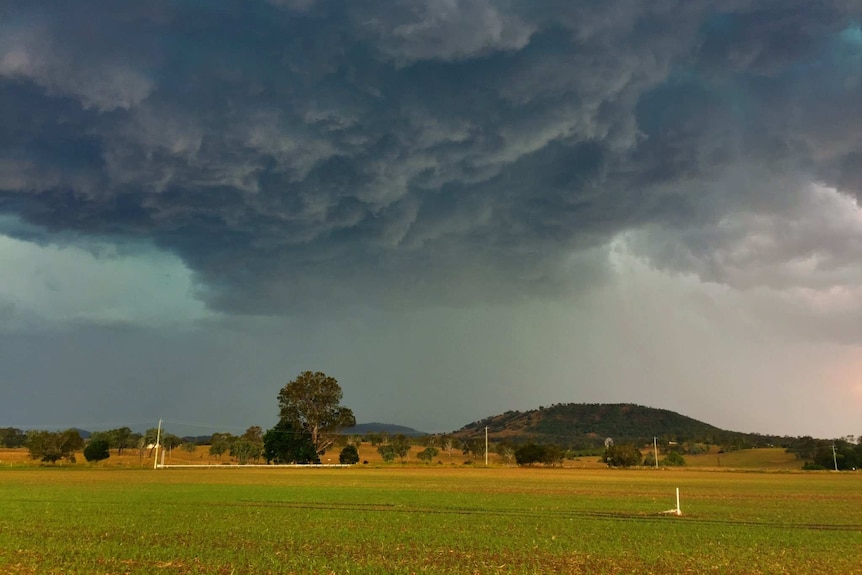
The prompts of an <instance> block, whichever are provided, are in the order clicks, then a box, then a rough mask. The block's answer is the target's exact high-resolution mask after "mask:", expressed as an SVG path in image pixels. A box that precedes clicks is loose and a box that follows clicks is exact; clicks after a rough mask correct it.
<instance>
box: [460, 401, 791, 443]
mask: <svg viewBox="0 0 862 575" xmlns="http://www.w3.org/2000/svg"><path fill="white" fill-rule="evenodd" d="M485 427H487V428H488V437H489V439H491V440H492V441H503V440H508V441H511V442H513V443H527V442H536V443H555V444H557V445H561V446H566V447H569V448H572V449H593V448H596V447H601V446H602V445H603V444H604V441H605V439H606V438H608V437H610V438H612V439H613V440H614V441H615V442H618V443H619V442H632V443H636V444H646V443H652V441H653V437H657V438H658V439H659V441H661V442H663V443H667V442H671V441H676V442H679V443H683V442H697V443H709V444H715V445H723V446H724V445H726V446H728V447H731V448H735V449H739V448H742V447H758V446H766V445H773V444H779V443H781V441H780V440H781V439H782V438H779V437H776V436H766V435H759V434H751V433H739V432H735V431H727V430H723V429H720V428H718V427H715V426H713V425H709V424H708V423H704V422H702V421H698V420H696V419H692V418H691V417H686V416H684V415H680V414H678V413H675V412H673V411H668V410H667V409H656V408H653V407H644V406H642V405H635V404H631V403H610V404H609V403H591V404H588V403H565V404H555V405H552V406H550V407H539V408H538V409H533V410H529V411H507V412H505V413H502V414H500V415H494V416H491V417H487V418H485V419H482V420H480V421H476V422H473V423H470V424H468V425H465V426H464V427H463V428H461V429H459V430H458V431H456V432H454V433H453V435H455V436H457V437H461V438H467V437H477V436H480V435H481V436H484V433H485Z"/></svg>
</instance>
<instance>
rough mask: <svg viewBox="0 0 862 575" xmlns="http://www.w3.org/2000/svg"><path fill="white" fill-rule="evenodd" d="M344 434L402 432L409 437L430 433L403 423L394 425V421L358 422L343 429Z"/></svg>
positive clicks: (395, 433)
mask: <svg viewBox="0 0 862 575" xmlns="http://www.w3.org/2000/svg"><path fill="white" fill-rule="evenodd" d="M341 433H342V434H343V435H366V434H368V433H388V434H390V435H397V434H399V433H400V434H402V435H406V436H407V437H419V436H422V435H428V434H427V433H425V432H422V431H417V430H415V429H413V428H412V427H405V426H403V425H394V424H392V423H378V422H374V423H358V424H356V425H354V426H353V427H347V428H345V429H342V430H341Z"/></svg>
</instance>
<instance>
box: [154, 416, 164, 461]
mask: <svg viewBox="0 0 862 575" xmlns="http://www.w3.org/2000/svg"><path fill="white" fill-rule="evenodd" d="M161 440H162V420H161V419H160V420H159V429H158V431H156V456H155V457H153V469H158V468H159V443H160V442H161Z"/></svg>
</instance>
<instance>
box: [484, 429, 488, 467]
mask: <svg viewBox="0 0 862 575" xmlns="http://www.w3.org/2000/svg"><path fill="white" fill-rule="evenodd" d="M485 467H488V426H487V425H486V426H485Z"/></svg>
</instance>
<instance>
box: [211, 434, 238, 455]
mask: <svg viewBox="0 0 862 575" xmlns="http://www.w3.org/2000/svg"><path fill="white" fill-rule="evenodd" d="M233 440H234V437H233V435H231V434H230V433H213V434H212V437H210V455H215V456H216V457H218V458H219V459H221V456H222V455H223V454H224V453H225V452H226V451H229V450H230V444H231V443H233Z"/></svg>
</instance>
